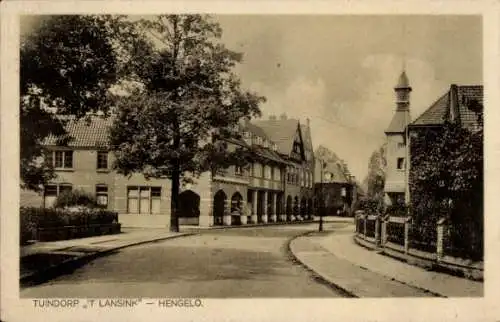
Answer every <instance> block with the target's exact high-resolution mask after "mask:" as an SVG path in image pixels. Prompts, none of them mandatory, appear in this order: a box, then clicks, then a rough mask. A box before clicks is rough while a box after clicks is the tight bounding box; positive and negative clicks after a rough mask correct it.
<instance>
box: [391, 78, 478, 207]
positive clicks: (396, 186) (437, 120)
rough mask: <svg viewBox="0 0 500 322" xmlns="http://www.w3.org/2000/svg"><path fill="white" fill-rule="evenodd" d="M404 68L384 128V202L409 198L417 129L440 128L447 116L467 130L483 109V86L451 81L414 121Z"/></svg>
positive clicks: (476, 120) (475, 125)
mask: <svg viewBox="0 0 500 322" xmlns="http://www.w3.org/2000/svg"><path fill="white" fill-rule="evenodd" d="M411 90H412V88H411V87H410V85H409V82H408V78H407V76H406V73H405V72H403V73H402V74H401V76H400V78H399V81H398V85H397V86H396V87H395V91H396V97H397V101H396V104H397V108H396V112H395V114H394V116H393V119H392V121H391V123H390V125H389V127H388V128H387V130H386V131H385V133H386V138H387V152H386V153H387V155H386V158H387V168H386V178H385V187H384V192H385V203H386V205H393V204H395V203H409V202H411V195H410V189H409V172H410V169H411V158H410V155H411V154H410V152H411V138H412V136H413V135H414V134H415V133H416V132H417V131H425V130H426V129H431V128H439V127H441V126H442V125H443V124H444V122H445V121H446V120H450V121H454V122H459V123H460V124H462V126H463V127H464V128H466V129H468V130H470V131H474V130H476V129H477V128H478V117H477V114H478V113H479V112H482V110H481V109H482V106H483V86H481V85H455V84H452V85H451V86H450V88H449V90H447V91H446V92H445V93H444V94H443V95H442V96H440V97H439V98H438V99H437V100H436V101H435V102H434V103H433V104H432V105H431V106H430V107H429V108H428V109H427V110H425V111H424V112H423V113H422V114H421V115H420V116H418V117H417V118H416V119H415V120H414V121H411V117H410V92H411Z"/></svg>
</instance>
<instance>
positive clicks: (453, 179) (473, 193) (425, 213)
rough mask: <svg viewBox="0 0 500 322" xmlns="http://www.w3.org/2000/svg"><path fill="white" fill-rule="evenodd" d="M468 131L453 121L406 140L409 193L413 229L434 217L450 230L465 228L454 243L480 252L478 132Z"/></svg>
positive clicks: (432, 224)
mask: <svg viewBox="0 0 500 322" xmlns="http://www.w3.org/2000/svg"><path fill="white" fill-rule="evenodd" d="M478 119H479V122H478V124H479V129H478V130H476V131H471V130H470V129H467V128H464V127H462V126H461V125H460V123H457V122H446V123H445V124H444V126H443V127H441V128H431V129H422V130H418V131H415V132H414V133H413V136H412V139H411V149H410V151H411V154H412V164H411V170H410V189H411V198H412V208H413V209H412V216H413V218H414V224H415V225H420V226H423V227H429V232H425V231H420V232H419V233H420V234H431V233H433V232H431V231H430V230H432V229H435V224H436V223H437V221H438V220H439V219H440V218H446V219H447V220H448V223H449V224H450V225H452V226H454V227H468V229H467V230H465V229H463V230H462V233H461V234H455V235H454V236H453V238H454V239H455V240H454V243H458V244H460V245H461V246H462V247H466V248H468V250H469V252H470V253H471V252H474V251H475V250H476V249H477V248H481V249H482V232H483V129H482V113H479V114H478Z"/></svg>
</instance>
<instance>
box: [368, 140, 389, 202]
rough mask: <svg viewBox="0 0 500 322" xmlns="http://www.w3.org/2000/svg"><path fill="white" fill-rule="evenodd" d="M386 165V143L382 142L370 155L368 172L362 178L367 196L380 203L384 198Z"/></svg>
mask: <svg viewBox="0 0 500 322" xmlns="http://www.w3.org/2000/svg"><path fill="white" fill-rule="evenodd" d="M386 166H387V161H386V145H385V144H384V145H382V146H381V147H380V148H378V149H377V150H375V151H374V152H373V153H372V155H371V156H370V161H369V163H368V174H367V176H366V178H365V180H364V181H365V185H366V188H367V191H366V194H367V197H368V198H372V199H374V200H378V201H379V202H380V203H382V202H383V200H384V185H385V169H386Z"/></svg>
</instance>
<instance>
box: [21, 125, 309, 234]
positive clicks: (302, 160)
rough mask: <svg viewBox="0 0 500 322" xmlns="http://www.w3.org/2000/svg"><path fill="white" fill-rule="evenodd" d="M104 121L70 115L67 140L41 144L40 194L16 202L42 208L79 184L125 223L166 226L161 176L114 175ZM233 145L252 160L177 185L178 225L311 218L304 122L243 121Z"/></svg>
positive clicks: (166, 195)
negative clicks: (47, 167) (49, 175)
mask: <svg viewBox="0 0 500 322" xmlns="http://www.w3.org/2000/svg"><path fill="white" fill-rule="evenodd" d="M111 122H112V120H111V119H104V118H101V117H98V116H95V117H92V118H91V121H90V122H86V121H85V120H78V121H76V120H72V121H70V122H68V124H67V131H68V134H69V135H70V137H71V138H72V139H71V140H70V141H69V142H67V143H66V144H59V143H60V142H59V141H60V140H59V139H58V138H56V137H48V138H47V139H46V140H45V142H44V145H45V147H46V149H47V150H48V151H50V152H49V154H48V158H49V162H51V163H52V164H53V166H54V168H55V170H56V174H57V177H56V178H55V179H54V180H53V181H51V182H50V183H49V184H47V185H46V186H45V187H44V189H43V192H42V193H40V194H38V193H34V192H31V191H25V190H22V191H21V205H25V206H42V207H50V206H51V205H52V203H53V202H54V200H55V199H56V197H57V195H58V194H60V193H61V192H62V191H64V190H70V189H71V190H72V189H81V190H84V191H86V192H88V193H90V194H93V195H95V196H96V199H97V201H98V203H99V204H101V205H103V206H105V207H106V208H107V209H110V210H114V211H116V212H118V214H119V221H120V222H121V223H122V225H123V226H125V227H127V226H128V227H166V226H168V225H169V223H170V219H169V215H170V188H171V182H170V180H168V179H146V178H145V177H144V176H143V175H142V174H139V173H136V174H133V175H131V176H130V177H124V176H122V175H120V174H117V173H116V172H115V171H114V170H113V169H112V165H113V162H114V158H113V153H112V152H110V151H109V150H108V146H109V145H108V139H107V133H108V129H109V126H110V125H111ZM239 131H240V132H241V133H243V136H242V139H241V140H232V141H231V142H227V143H228V148H229V149H232V148H235V147H236V146H239V147H242V148H244V149H245V150H247V151H249V152H250V154H251V155H252V156H253V158H252V160H254V161H253V162H252V163H250V164H248V165H247V166H245V167H238V166H230V167H229V168H227V169H225V170H223V171H218V172H217V173H216V174H212V173H211V172H205V173H203V174H202V175H201V176H200V177H199V178H198V179H196V180H195V181H196V183H194V184H185V185H181V191H180V196H179V208H180V218H179V222H180V224H181V225H183V224H184V225H199V226H205V227H207V226H214V225H239V224H242V225H245V224H249V223H266V222H276V221H294V220H304V219H306V218H311V216H312V211H313V210H312V209H313V182H314V178H313V176H314V173H313V172H314V171H313V169H314V158H313V154H312V140H311V134H310V127H309V124H307V125H306V126H305V125H302V124H300V122H299V121H298V120H295V119H288V118H286V115H282V116H281V117H280V118H279V119H277V118H276V117H271V118H270V119H269V120H259V121H253V122H250V121H243V122H241V123H240V124H239Z"/></svg>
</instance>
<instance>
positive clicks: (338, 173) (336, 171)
mask: <svg viewBox="0 0 500 322" xmlns="http://www.w3.org/2000/svg"><path fill="white" fill-rule="evenodd" d="M321 172H323V176H324V175H325V173H326V172H328V173H331V174H332V179H331V180H329V181H328V182H330V183H332V182H334V183H349V179H348V178H347V177H346V175H345V173H344V171H343V169H342V164H341V163H340V162H338V161H333V160H329V161H326V167H325V168H324V169H323V171H321V161H320V160H316V164H315V166H314V181H315V182H316V183H321ZM323 182H326V181H325V178H323Z"/></svg>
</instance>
